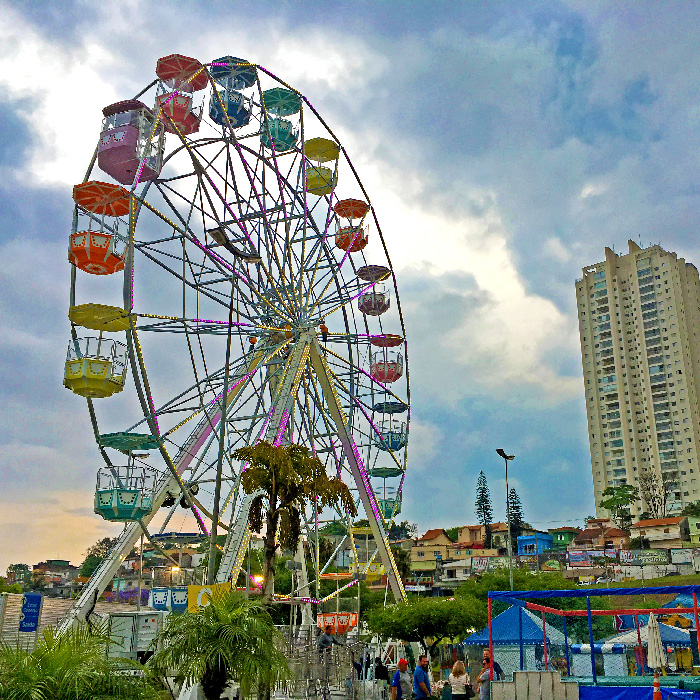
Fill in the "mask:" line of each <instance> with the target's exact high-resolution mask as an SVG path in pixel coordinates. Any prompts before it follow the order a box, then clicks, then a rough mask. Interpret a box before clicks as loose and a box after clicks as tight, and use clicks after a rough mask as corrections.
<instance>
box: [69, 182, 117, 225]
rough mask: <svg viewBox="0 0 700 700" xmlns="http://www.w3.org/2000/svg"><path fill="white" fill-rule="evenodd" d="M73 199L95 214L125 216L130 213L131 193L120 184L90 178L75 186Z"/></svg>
mask: <svg viewBox="0 0 700 700" xmlns="http://www.w3.org/2000/svg"><path fill="white" fill-rule="evenodd" d="M73 201H74V202H75V203H76V204H77V205H78V206H79V207H82V208H83V209H86V210H87V211H90V212H92V213H93V214H103V215H105V216H125V215H126V214H128V213H129V193H128V192H127V191H126V190H125V189H124V188H123V187H119V185H113V184H111V183H109V182H99V181H97V180H90V182H83V183H82V184H80V185H76V186H75V187H74V188H73Z"/></svg>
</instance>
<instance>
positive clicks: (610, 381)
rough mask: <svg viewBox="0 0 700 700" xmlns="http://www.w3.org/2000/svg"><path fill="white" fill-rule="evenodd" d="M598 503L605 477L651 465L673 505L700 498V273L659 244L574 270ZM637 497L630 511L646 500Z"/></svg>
mask: <svg viewBox="0 0 700 700" xmlns="http://www.w3.org/2000/svg"><path fill="white" fill-rule="evenodd" d="M576 305H577V309H578V320H579V332H580V336H581V361H582V367H583V380H584V389H585V400H586V414H587V418H588V439H589V445H590V453H591V471H592V476H593V495H594V499H595V505H596V512H597V513H598V514H601V515H602V514H603V513H604V512H605V511H604V509H602V508H601V507H600V505H599V503H600V501H601V499H602V496H603V491H604V490H605V489H606V488H607V487H609V486H620V485H621V484H631V485H634V486H639V480H638V477H639V475H641V474H643V473H645V472H652V473H655V474H656V475H657V477H658V478H659V479H661V477H662V476H663V477H665V478H666V479H667V480H668V483H669V484H670V485H671V491H670V493H669V497H668V501H667V510H668V513H669V514H677V513H678V512H680V510H681V509H682V508H683V507H684V506H685V505H687V504H689V503H693V502H695V501H697V500H699V499H700V468H699V465H698V458H699V457H700V454H699V452H698V450H699V449H700V402H699V399H700V384H699V383H700V343H698V333H700V279H699V278H698V270H697V269H696V267H695V266H694V265H691V264H690V263H687V262H686V261H685V260H684V259H683V258H678V257H677V255H676V254H675V253H671V252H668V251H666V250H663V248H661V247H660V246H658V245H652V246H650V247H648V248H644V249H642V248H640V247H639V246H638V245H637V244H636V243H635V242H634V241H629V252H628V253H627V254H626V255H617V254H616V253H615V252H614V251H612V250H611V249H610V248H606V249H605V259H604V260H603V261H601V262H598V263H595V264H593V265H587V266H586V267H584V268H583V277H582V278H581V279H578V280H576ZM644 508H645V504H644V503H643V502H639V503H633V504H632V505H631V506H630V511H631V513H632V515H633V516H635V515H638V514H639V512H640V511H642V510H644Z"/></svg>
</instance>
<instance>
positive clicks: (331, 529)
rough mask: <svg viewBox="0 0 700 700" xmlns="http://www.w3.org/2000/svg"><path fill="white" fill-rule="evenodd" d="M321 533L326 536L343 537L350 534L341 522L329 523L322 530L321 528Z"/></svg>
mask: <svg viewBox="0 0 700 700" xmlns="http://www.w3.org/2000/svg"><path fill="white" fill-rule="evenodd" d="M319 532H320V533H322V534H324V535H334V536H340V537H342V536H343V535H347V534H348V529H347V528H346V527H345V525H343V523H342V522H341V521H340V520H331V521H330V522H329V523H326V524H325V525H324V526H323V527H322V528H320V529H319Z"/></svg>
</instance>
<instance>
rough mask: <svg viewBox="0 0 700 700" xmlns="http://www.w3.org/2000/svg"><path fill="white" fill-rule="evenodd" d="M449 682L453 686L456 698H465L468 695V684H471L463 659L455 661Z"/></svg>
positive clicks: (455, 699)
mask: <svg viewBox="0 0 700 700" xmlns="http://www.w3.org/2000/svg"><path fill="white" fill-rule="evenodd" d="M448 682H449V684H450V686H451V688H452V697H453V698H454V700H465V699H466V697H467V686H468V685H469V686H470V685H471V684H470V682H469V674H468V673H467V672H466V670H465V668H464V663H463V662H462V661H455V663H454V666H452V673H450V677H449V679H448Z"/></svg>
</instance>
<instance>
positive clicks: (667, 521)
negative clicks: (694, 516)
mask: <svg viewBox="0 0 700 700" xmlns="http://www.w3.org/2000/svg"><path fill="white" fill-rule="evenodd" d="M630 533H631V535H632V537H643V538H644V539H645V540H648V541H649V547H651V549H666V548H668V547H682V546H683V545H684V544H687V543H689V542H690V531H689V528H688V518H687V517H685V516H677V517H675V518H652V519H649V520H640V521H638V522H636V523H634V524H633V525H632V526H631V527H630Z"/></svg>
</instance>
